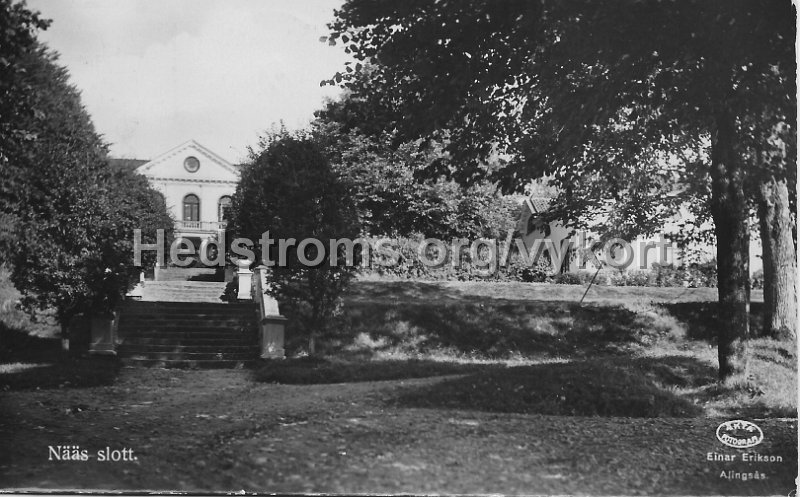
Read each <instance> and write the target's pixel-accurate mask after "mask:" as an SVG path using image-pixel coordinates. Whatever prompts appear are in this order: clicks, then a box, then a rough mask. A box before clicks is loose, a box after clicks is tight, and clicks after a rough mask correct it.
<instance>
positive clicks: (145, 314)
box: [117, 268, 259, 368]
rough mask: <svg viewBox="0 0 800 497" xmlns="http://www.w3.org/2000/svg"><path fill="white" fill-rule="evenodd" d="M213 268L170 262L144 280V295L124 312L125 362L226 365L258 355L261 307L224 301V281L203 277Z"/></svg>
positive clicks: (239, 363) (120, 328) (122, 341)
mask: <svg viewBox="0 0 800 497" xmlns="http://www.w3.org/2000/svg"><path fill="white" fill-rule="evenodd" d="M213 274H214V270H209V269H178V268H168V269H162V270H160V272H159V275H158V280H157V281H147V282H145V285H144V291H143V293H142V298H141V299H140V300H128V301H126V302H125V304H124V306H123V307H122V309H121V312H120V318H119V325H118V329H117V337H118V341H119V342H120V345H119V347H118V350H117V352H118V354H119V356H120V357H121V359H122V361H123V363H124V364H126V365H130V366H151V367H152V366H155V367H197V368H228V367H242V366H244V365H246V364H247V363H249V362H251V361H254V360H256V359H257V358H258V351H259V343H258V331H257V330H258V323H257V317H258V316H257V308H256V306H255V304H253V303H250V302H246V303H226V302H223V301H221V300H220V296H221V295H222V293H223V291H224V288H225V283H224V282H222V281H203V279H205V278H208V277H209V275H213ZM167 278H171V279H167ZM193 279H200V281H194V280H193Z"/></svg>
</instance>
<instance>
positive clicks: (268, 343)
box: [253, 266, 286, 359]
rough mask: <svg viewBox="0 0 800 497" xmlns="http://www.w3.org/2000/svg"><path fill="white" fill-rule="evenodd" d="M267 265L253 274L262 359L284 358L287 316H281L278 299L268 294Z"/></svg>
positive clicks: (259, 267)
mask: <svg viewBox="0 0 800 497" xmlns="http://www.w3.org/2000/svg"><path fill="white" fill-rule="evenodd" d="M268 271H269V269H268V268H267V267H266V266H258V267H257V268H256V269H255V272H254V274H253V276H254V278H253V300H255V301H256V303H257V304H258V317H259V325H258V328H259V330H258V331H259V335H260V347H261V358H262V359H282V358H283V357H284V349H283V340H284V333H285V329H286V318H285V317H284V316H281V313H280V310H279V309H278V301H277V300H275V298H274V297H272V296H271V295H269V294H267V293H266V292H267V289H268V284H269V283H267V272H268Z"/></svg>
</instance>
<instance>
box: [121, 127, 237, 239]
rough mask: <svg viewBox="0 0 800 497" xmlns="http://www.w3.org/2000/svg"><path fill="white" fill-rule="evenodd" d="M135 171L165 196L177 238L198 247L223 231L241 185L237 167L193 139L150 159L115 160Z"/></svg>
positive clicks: (122, 166) (123, 166)
mask: <svg viewBox="0 0 800 497" xmlns="http://www.w3.org/2000/svg"><path fill="white" fill-rule="evenodd" d="M113 165H114V166H116V167H120V168H128V169H132V170H134V171H135V172H137V173H139V174H141V175H143V176H144V177H146V178H147V179H148V181H149V182H150V184H151V185H152V186H153V188H155V189H156V190H157V191H158V192H160V193H161V194H162V195H163V196H164V201H165V202H166V205H167V209H168V211H169V212H170V214H172V217H173V218H174V219H175V235H176V236H180V237H183V238H186V239H189V240H191V241H192V242H194V243H195V246H199V244H200V242H201V241H202V240H203V239H205V238H209V237H212V236H214V235H216V234H217V233H218V232H219V231H220V230H224V229H225V226H226V225H227V221H228V211H229V209H230V204H231V196H232V195H233V193H234V191H236V185H237V184H238V183H239V170H238V167H237V166H235V165H233V164H231V163H230V162H228V161H226V160H225V159H223V158H222V157H220V156H219V155H217V154H215V153H214V152H212V151H211V150H209V149H207V148H206V147H204V146H202V145H200V144H199V143H197V142H196V141H194V140H189V141H187V142H186V143H183V144H181V145H178V146H177V147H175V148H173V149H172V150H169V151H167V152H165V153H163V154H161V155H159V156H158V157H156V158H154V159H152V160H149V161H142V160H135V159H113Z"/></svg>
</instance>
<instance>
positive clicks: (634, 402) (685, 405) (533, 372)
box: [254, 356, 716, 417]
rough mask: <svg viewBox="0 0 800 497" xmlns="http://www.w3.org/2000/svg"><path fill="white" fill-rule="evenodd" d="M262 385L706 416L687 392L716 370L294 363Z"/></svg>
mask: <svg viewBox="0 0 800 497" xmlns="http://www.w3.org/2000/svg"><path fill="white" fill-rule="evenodd" d="M254 374H255V378H256V380H257V381H262V382H277V383H289V384H315V383H320V384H325V383H348V382H364V381H382V380H399V379H410V378H434V377H444V378H440V379H439V381H436V382H434V383H432V384H431V383H426V384H424V385H408V386H403V387H401V389H400V390H399V391H396V392H395V393H394V394H393V396H392V397H391V398H389V399H388V400H387V402H388V403H389V404H391V405H394V406H397V407H412V408H433V409H466V410H479V411H488V412H504V413H524V414H548V415H560V416H626V417H691V416H698V415H700V414H701V413H702V412H703V408H702V407H701V405H700V401H701V400H702V399H699V398H697V397H692V396H690V395H688V394H687V395H681V394H680V393H679V390H680V389H687V388H692V387H703V386H705V385H708V384H713V383H714V381H715V379H716V376H715V371H714V369H713V368H711V367H710V366H709V365H707V364H705V363H702V362H699V361H697V360H695V359H692V358H689V357H684V356H670V357H663V358H658V359H652V358H648V359H634V360H631V359H622V358H618V359H615V360H610V359H603V360H597V359H592V360H580V361H574V362H564V363H547V364H537V365H525V366H510V367H507V366H505V365H503V364H475V363H472V364H469V363H467V364H461V363H453V362H438V361H426V360H407V361H394V360H393V361H381V360H374V361H355V362H347V361H343V360H325V359H310V358H303V359H289V360H286V361H271V362H270V363H268V364H266V365H265V366H263V367H261V368H259V369H258V370H256V371H255V372H254Z"/></svg>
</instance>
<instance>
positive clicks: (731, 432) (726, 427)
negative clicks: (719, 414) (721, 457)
mask: <svg viewBox="0 0 800 497" xmlns="http://www.w3.org/2000/svg"><path fill="white" fill-rule="evenodd" d="M717 439H718V440H719V441H720V442H722V443H724V444H725V445H727V446H728V447H733V448H734V449H749V448H750V447H755V446H756V445H758V444H760V443H761V442H763V441H764V432H763V431H761V428H759V427H758V426H757V425H756V424H755V423H751V422H750V421H744V420H741V419H735V420H733V421H725V422H724V423H722V424H721V425H719V426H718V427H717Z"/></svg>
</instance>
